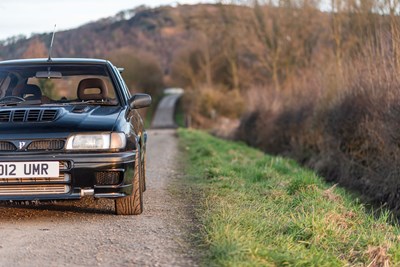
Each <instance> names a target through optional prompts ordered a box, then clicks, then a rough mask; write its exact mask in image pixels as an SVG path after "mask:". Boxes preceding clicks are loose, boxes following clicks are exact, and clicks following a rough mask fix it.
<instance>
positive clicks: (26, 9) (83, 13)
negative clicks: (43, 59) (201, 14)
mask: <svg viewBox="0 0 400 267" xmlns="http://www.w3.org/2000/svg"><path fill="white" fill-rule="evenodd" d="M200 1H201V0H179V1H171V0H147V1H146V0H134V1H132V0H1V1H0V40H3V39H6V38H7V37H10V36H13V35H18V34H24V35H27V36H30V34H31V33H42V32H51V31H53V27H54V24H57V29H58V30H65V29H70V28H75V27H77V26H79V25H82V24H85V23H87V22H90V21H94V20H97V19H100V18H104V17H109V16H113V15H115V14H116V13H118V12H119V11H121V10H125V9H132V8H134V7H137V6H140V5H147V6H151V7H155V6H160V5H176V4H177V3H178V2H179V3H180V4H195V3H198V2H200ZM203 2H204V1H203Z"/></svg>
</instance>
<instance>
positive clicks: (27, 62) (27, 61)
mask: <svg viewBox="0 0 400 267" xmlns="http://www.w3.org/2000/svg"><path fill="white" fill-rule="evenodd" d="M108 63H109V61H108V60H105V59H95V58H52V59H51V60H50V61H49V60H48V59H47V58H33V59H14V60H5V61H0V65H31V64H108Z"/></svg>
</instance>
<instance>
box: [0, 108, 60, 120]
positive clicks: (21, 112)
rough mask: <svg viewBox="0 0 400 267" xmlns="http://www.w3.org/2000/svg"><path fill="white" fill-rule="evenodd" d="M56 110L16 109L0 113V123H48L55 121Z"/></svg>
mask: <svg viewBox="0 0 400 267" xmlns="http://www.w3.org/2000/svg"><path fill="white" fill-rule="evenodd" d="M57 114H58V110H56V109H17V110H2V111H0V122H48V121H53V120H55V119H56V117H57Z"/></svg>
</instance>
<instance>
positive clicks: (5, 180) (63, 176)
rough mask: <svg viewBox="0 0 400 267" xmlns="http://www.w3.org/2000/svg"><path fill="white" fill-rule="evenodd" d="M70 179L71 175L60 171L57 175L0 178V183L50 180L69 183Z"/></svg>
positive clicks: (44, 181) (48, 181)
mask: <svg viewBox="0 0 400 267" xmlns="http://www.w3.org/2000/svg"><path fill="white" fill-rule="evenodd" d="M70 181H71V175H70V174H68V173H60V175H59V176H58V177H49V178H43V177H37V178H35V177H34V178H0V184H1V185H4V184H8V183H51V182H64V183H69V182H70Z"/></svg>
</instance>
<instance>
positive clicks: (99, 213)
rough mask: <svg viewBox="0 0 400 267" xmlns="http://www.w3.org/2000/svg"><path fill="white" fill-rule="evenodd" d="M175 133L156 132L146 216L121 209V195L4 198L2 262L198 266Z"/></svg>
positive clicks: (152, 136) (0, 243)
mask: <svg viewBox="0 0 400 267" xmlns="http://www.w3.org/2000/svg"><path fill="white" fill-rule="evenodd" d="M175 135H176V133H175V131H174V130H151V131H149V144H148V154H147V156H148V159H147V162H148V168H147V191H146V192H145V193H144V201H145V211H144V213H143V214H142V215H139V216H116V215H113V212H114V205H113V201H111V200H97V201H94V200H92V199H91V198H86V199H83V200H82V201H73V202H70V201H67V202H56V203H44V202H41V203H38V204H32V203H30V204H26V205H22V204H21V203H18V204H14V203H12V204H0V266H196V265H197V264H196V251H195V249H194V248H193V247H191V246H190V243H191V242H190V235H189V234H188V233H189V231H190V228H191V227H192V225H193V221H192V217H191V216H190V209H191V207H190V201H185V200H184V199H182V196H183V195H182V194H181V193H179V192H181V190H182V188H183V187H184V185H183V183H180V180H179V179H183V178H182V177H180V176H179V175H180V172H179V171H178V167H177V164H176V159H177V156H178V155H177V153H178V149H177V138H176V136H175ZM174 162H175V163H174ZM183 189H184V188H183Z"/></svg>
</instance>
